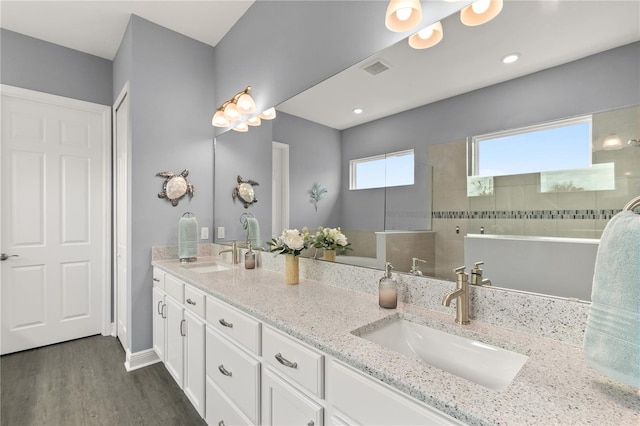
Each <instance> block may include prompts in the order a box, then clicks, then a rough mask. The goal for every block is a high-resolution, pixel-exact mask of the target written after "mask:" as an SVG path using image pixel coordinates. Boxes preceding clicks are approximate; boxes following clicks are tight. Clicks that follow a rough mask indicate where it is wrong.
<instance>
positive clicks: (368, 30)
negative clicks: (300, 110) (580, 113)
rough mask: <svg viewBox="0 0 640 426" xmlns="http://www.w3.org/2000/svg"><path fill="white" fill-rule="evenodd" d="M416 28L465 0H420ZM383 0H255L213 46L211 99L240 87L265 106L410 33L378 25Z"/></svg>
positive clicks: (227, 95) (221, 98)
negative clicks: (249, 89) (449, 0)
mask: <svg viewBox="0 0 640 426" xmlns="http://www.w3.org/2000/svg"><path fill="white" fill-rule="evenodd" d="M423 3H424V7H423V12H422V13H423V17H422V23H421V25H422V27H426V26H427V25H429V24H432V23H433V22H436V21H438V20H440V19H442V18H444V17H446V16H449V15H450V14H452V13H453V12H455V11H457V10H459V9H461V8H462V7H463V6H464V5H465V2H457V3H447V2H432V1H429V2H423ZM387 5H388V2H386V1H379V0H373V1H371V0H357V1H311V0H304V1H257V2H256V3H254V4H253V5H252V6H251V7H250V8H249V9H248V10H247V12H246V13H245V14H244V15H243V16H242V18H240V20H238V22H237V23H236V24H235V25H234V26H233V28H232V29H231V30H230V31H229V32H228V33H227V34H226V35H225V37H224V38H223V39H222V40H221V41H220V43H218V45H217V46H216V51H215V59H216V64H215V67H216V68H215V75H214V78H215V85H216V89H217V90H216V92H217V93H216V104H217V105H220V104H221V103H222V102H224V101H225V100H226V99H229V98H230V97H232V96H233V95H234V94H235V93H237V92H238V91H240V90H242V89H244V88H245V87H246V86H247V85H251V86H252V87H253V90H252V93H251V94H252V95H253V97H254V99H255V101H256V105H257V107H258V108H259V109H261V110H264V109H266V108H269V107H271V106H275V105H278V104H280V103H281V102H283V101H285V100H287V99H289V98H291V97H292V96H294V95H296V94H298V93H299V92H302V91H304V90H306V89H308V88H309V87H311V86H313V85H315V84H317V83H319V82H321V81H323V80H325V79H327V78H328V77H330V76H332V75H334V74H336V73H337V72H339V71H342V70H344V69H346V68H348V67H350V66H351V65H353V64H355V63H356V62H359V61H361V60H363V59H365V58H367V57H368V56H370V55H373V54H374V53H376V52H377V51H379V50H380V49H383V48H385V47H388V46H390V45H392V44H393V43H395V42H397V41H399V40H402V39H404V38H406V37H407V36H409V35H410V34H409V33H394V32H391V31H389V30H387V28H386V27H385V26H384V18H383V17H384V15H385V12H386V9H387Z"/></svg>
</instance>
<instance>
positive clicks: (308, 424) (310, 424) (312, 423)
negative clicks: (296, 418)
mask: <svg viewBox="0 0 640 426" xmlns="http://www.w3.org/2000/svg"><path fill="white" fill-rule="evenodd" d="M314 424H315V423H314V422H313V420H311V421H310V422H309V423H307V426H313V425H314Z"/></svg>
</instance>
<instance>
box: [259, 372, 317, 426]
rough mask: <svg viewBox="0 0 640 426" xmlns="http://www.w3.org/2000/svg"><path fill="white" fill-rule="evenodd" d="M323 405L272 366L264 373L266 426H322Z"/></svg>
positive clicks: (264, 418)
mask: <svg viewBox="0 0 640 426" xmlns="http://www.w3.org/2000/svg"><path fill="white" fill-rule="evenodd" d="M323 414H324V409H323V407H322V405H320V404H318V403H317V402H315V401H313V400H312V399H311V398H309V397H307V396H306V395H305V394H304V393H303V392H301V391H300V389H297V388H296V387H295V386H293V385H291V384H290V383H288V382H286V381H284V380H283V379H282V378H280V377H279V376H278V375H277V374H275V373H273V372H272V371H271V369H270V368H268V367H267V368H265V369H264V370H263V375H262V424H263V425H265V426H280V425H282V426H288V425H291V426H294V425H295V426H297V425H307V426H322V425H323Z"/></svg>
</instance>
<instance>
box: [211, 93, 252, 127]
mask: <svg viewBox="0 0 640 426" xmlns="http://www.w3.org/2000/svg"><path fill="white" fill-rule="evenodd" d="M250 91H251V86H247V88H246V89H244V90H243V91H242V92H238V93H236V94H235V95H234V96H233V97H232V98H231V99H229V100H227V101H224V102H223V103H222V105H220V107H219V108H218V109H217V110H216V112H215V114H213V118H212V119H211V124H212V125H214V126H216V127H227V126H229V125H230V124H231V123H233V122H235V121H238V120H240V118H241V117H242V116H243V115H245V114H251V113H253V112H255V110H256V103H255V102H254V100H253V98H252V97H251V95H249V92H250Z"/></svg>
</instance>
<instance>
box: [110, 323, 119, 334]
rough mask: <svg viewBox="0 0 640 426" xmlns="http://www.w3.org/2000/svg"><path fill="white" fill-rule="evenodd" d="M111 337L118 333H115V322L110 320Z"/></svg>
mask: <svg viewBox="0 0 640 426" xmlns="http://www.w3.org/2000/svg"><path fill="white" fill-rule="evenodd" d="M110 336H111V337H118V335H117V334H116V323H115V322H112V323H111V334H110Z"/></svg>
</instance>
